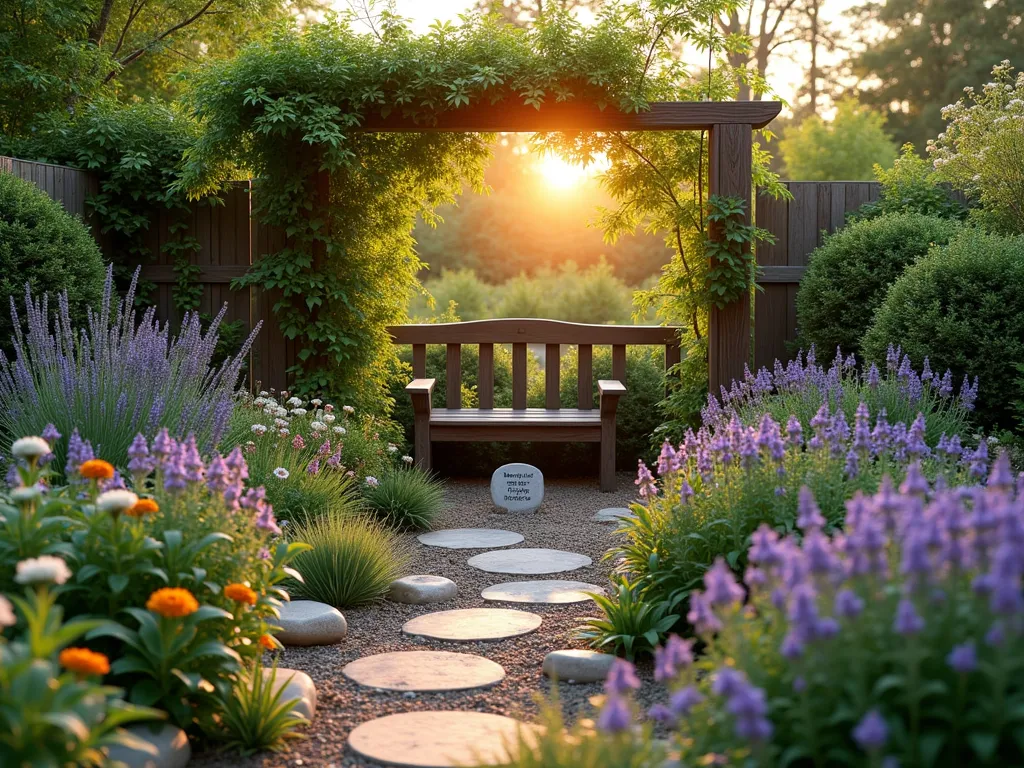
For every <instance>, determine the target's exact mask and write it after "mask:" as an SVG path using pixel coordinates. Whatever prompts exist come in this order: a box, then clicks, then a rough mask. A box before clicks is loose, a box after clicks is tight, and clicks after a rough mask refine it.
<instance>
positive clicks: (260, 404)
mask: <svg viewBox="0 0 1024 768" xmlns="http://www.w3.org/2000/svg"><path fill="white" fill-rule="evenodd" d="M252 404H253V405H255V406H256V407H257V408H262V407H263V406H264V405H266V404H267V400H266V398H264V397H257V398H256V399H255V400H253V401H252Z"/></svg>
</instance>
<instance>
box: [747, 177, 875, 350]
mask: <svg viewBox="0 0 1024 768" xmlns="http://www.w3.org/2000/svg"><path fill="white" fill-rule="evenodd" d="M784 183H785V185H786V187H787V188H788V189H789V191H790V192H791V193H792V195H793V199H792V200H781V199H780V200H776V199H774V198H772V197H768V196H767V195H763V194H760V195H758V197H757V200H756V203H755V207H756V210H755V216H756V221H757V226H759V227H762V228H764V229H767V230H768V231H769V232H771V233H772V234H773V235H775V243H774V244H768V243H760V244H759V245H758V246H757V263H758V265H759V266H760V267H761V277H760V279H759V280H758V283H759V284H760V286H761V288H762V289H763V290H762V291H759V292H758V293H757V294H756V296H755V297H754V366H755V368H754V370H757V369H758V368H760V367H761V366H765V367H767V368H768V369H769V370H771V367H772V365H773V363H774V362H775V360H776V358H778V359H779V360H786V359H788V358H789V357H791V356H792V353H791V351H790V349H789V347H790V346H792V342H794V341H795V340H796V291H797V288H798V287H799V284H800V279H801V278H802V277H803V274H804V270H805V269H806V268H807V257H808V255H810V253H811V251H813V250H814V249H815V248H817V247H818V246H819V245H821V241H822V238H823V236H824V233H826V232H829V233H831V232H834V231H835V230H837V229H839V228H840V227H841V226H843V223H844V221H845V219H846V214H847V213H849V212H850V211H854V210H856V209H857V208H859V207H860V206H862V205H863V204H864V203H867V202H871V201H872V200H877V199H878V195H879V193H880V191H881V187H880V186H879V185H878V183H877V182H874V181H787V182H784ZM828 352H829V353H830V354H831V350H828Z"/></svg>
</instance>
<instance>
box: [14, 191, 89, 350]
mask: <svg viewBox="0 0 1024 768" xmlns="http://www.w3.org/2000/svg"><path fill="white" fill-rule="evenodd" d="M103 272H104V266H103V257H102V256H101V255H100V249H99V247H98V246H97V245H96V241H95V240H93V239H92V235H90V234H89V230H88V229H86V227H85V225H83V224H82V222H81V221H79V220H77V219H75V218H74V217H73V216H71V215H69V214H68V213H67V212H66V211H65V210H64V209H63V208H62V207H61V205H60V203H57V202H54V201H53V200H51V199H50V198H49V197H47V196H46V194H45V193H44V192H43V191H42V190H40V189H39V188H38V187H37V186H35V185H34V184H32V183H30V182H28V181H23V180H22V179H19V178H17V177H16V176H13V175H11V174H9V173H0V300H3V302H4V303H5V304H6V303H7V301H8V297H9V296H13V297H15V298H16V299H20V298H21V297H22V296H24V294H25V286H26V284H27V285H28V287H29V290H31V291H32V292H33V293H34V294H36V295H37V296H41V295H44V294H50V295H51V296H52V297H54V298H55V297H56V296H57V295H58V294H60V293H62V292H65V291H66V292H67V297H68V314H69V316H70V319H71V321H72V322H73V323H75V324H76V325H79V324H82V323H83V322H84V321H85V317H86V310H87V309H88V308H89V307H93V306H95V305H97V304H99V302H100V298H101V297H102V295H103ZM14 327H15V326H14V322H13V320H12V318H10V317H9V316H8V315H7V313H6V312H0V340H2V342H0V343H2V345H3V348H4V349H5V350H7V351H8V353H9V351H10V349H11V338H12V336H13V335H14Z"/></svg>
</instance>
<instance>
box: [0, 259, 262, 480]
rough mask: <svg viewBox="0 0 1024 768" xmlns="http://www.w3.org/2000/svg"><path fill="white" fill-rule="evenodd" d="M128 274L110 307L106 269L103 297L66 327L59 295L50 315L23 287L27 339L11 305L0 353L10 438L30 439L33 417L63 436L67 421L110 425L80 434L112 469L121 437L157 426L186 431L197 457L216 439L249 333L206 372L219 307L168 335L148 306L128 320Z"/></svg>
mask: <svg viewBox="0 0 1024 768" xmlns="http://www.w3.org/2000/svg"><path fill="white" fill-rule="evenodd" d="M137 278H138V272H136V274H135V277H134V278H133V280H132V284H131V287H130V288H129V290H128V293H127V294H126V295H125V297H124V298H123V299H121V300H120V301H116V300H115V297H114V294H113V278H112V272H111V271H109V270H108V272H107V280H106V284H105V287H104V294H103V300H102V302H101V304H100V306H99V308H98V309H97V310H96V311H95V312H90V314H89V317H88V321H87V323H86V327H84V328H75V327H73V326H72V323H71V319H70V316H69V313H68V301H67V296H66V295H63V294H62V295H61V296H60V297H59V298H58V306H57V311H56V312H55V313H53V315H52V317H51V312H50V307H49V305H48V299H47V297H46V296H44V297H43V298H41V299H34V298H33V297H32V295H31V293H30V292H29V291H28V289H27V288H26V295H25V310H26V321H27V333H22V331H21V330H20V329H21V323H20V321H19V320H18V313H17V311H16V309H15V307H14V302H13V299H12V301H11V314H12V317H13V318H14V327H15V338H14V340H13V342H14V359H13V360H9V359H7V357H5V356H4V355H3V353H2V352H0V412H2V413H3V414H5V418H6V420H7V427H9V431H10V433H11V434H31V433H32V432H33V431H34V429H38V422H39V420H40V419H42V418H45V419H48V420H50V421H52V422H53V423H54V424H57V425H58V426H60V427H61V428H62V429H64V431H66V432H67V431H70V430H71V428H72V427H73V426H74V425H76V424H87V423H88V424H94V425H95V424H100V425H102V424H106V423H109V424H111V425H116V429H115V428H111V429H110V430H109V431H103V430H102V429H98V430H96V429H94V431H93V432H91V433H90V434H89V438H90V439H92V440H95V441H98V442H99V443H100V444H101V446H102V449H103V454H104V457H105V458H107V459H108V460H110V461H112V462H114V463H115V464H117V465H121V464H122V463H123V462H124V461H126V456H125V453H126V451H127V449H128V445H127V442H125V443H122V444H118V441H120V440H124V439H125V438H124V437H122V435H131V434H134V433H135V432H141V433H143V434H146V435H152V434H154V433H155V432H156V431H157V430H158V429H159V428H160V427H162V426H166V427H168V428H170V430H171V431H172V433H173V434H175V435H179V436H180V435H187V434H189V433H192V434H194V435H195V436H196V440H197V445H198V448H200V449H201V450H202V451H203V452H207V451H209V450H211V449H212V448H213V447H214V446H215V445H216V444H217V443H218V442H219V441H220V439H221V437H222V435H223V434H224V431H225V429H226V427H227V424H228V420H229V419H230V417H231V412H232V409H233V406H234V389H235V387H236V385H237V383H238V380H239V376H240V374H241V370H242V366H243V365H244V363H245V359H246V356H247V355H248V351H249V348H250V346H251V345H252V341H253V339H254V337H255V333H256V330H258V329H256V330H254V331H253V333H252V334H250V336H249V338H248V339H247V340H246V342H245V343H244V344H243V345H242V347H241V349H240V350H239V352H238V354H237V356H236V357H234V358H232V359H230V360H227V361H226V362H224V363H223V364H222V365H221V366H220V367H219V368H215V367H214V366H213V363H212V361H213V356H214V352H215V348H216V345H217V335H218V327H219V325H220V323H221V321H222V320H223V317H224V313H225V311H226V305H225V308H224V309H223V310H221V312H220V314H218V315H217V317H216V318H214V320H213V322H212V323H211V324H210V326H209V328H207V330H206V331H205V333H204V332H203V329H202V325H201V323H200V319H199V316H198V315H197V314H194V313H188V314H186V316H185V318H184V320H183V321H182V325H181V329H180V330H179V332H178V334H177V336H173V337H172V336H171V335H170V329H169V327H168V326H167V325H161V324H160V323H159V322H158V321H157V319H156V315H155V309H153V308H150V309H148V310H147V311H146V312H145V314H144V315H143V317H142V318H141V321H140V319H139V318H137V317H136V314H135V310H134V309H133V306H134V294H135V287H136V280H137ZM51 325H52V331H51ZM79 447H81V446H79ZM68 461H69V464H72V465H77V463H81V453H79V454H76V455H74V456H72V455H71V452H70V450H69V456H68Z"/></svg>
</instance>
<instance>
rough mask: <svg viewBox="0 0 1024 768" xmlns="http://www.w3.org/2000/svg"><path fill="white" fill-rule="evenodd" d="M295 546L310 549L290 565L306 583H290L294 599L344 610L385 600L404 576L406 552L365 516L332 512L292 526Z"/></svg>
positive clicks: (296, 581)
mask: <svg viewBox="0 0 1024 768" xmlns="http://www.w3.org/2000/svg"><path fill="white" fill-rule="evenodd" d="M288 531H289V538H290V539H291V540H292V541H297V542H301V543H303V544H309V545H310V546H311V547H312V549H310V550H307V551H306V552H303V553H302V554H300V555H299V556H298V557H296V558H295V561H294V562H293V563H292V565H293V567H294V568H295V570H297V571H298V572H299V573H300V574H301V575H302V579H303V580H302V581H301V582H300V581H298V580H292V581H289V582H288V584H287V585H286V586H287V589H288V594H289V595H291V597H292V598H293V599H296V600H316V601H317V602H320V603H327V604H328V605H333V606H334V607H335V608H346V607H350V606H354V605H362V604H364V603H369V602H372V601H374V600H377V599H379V598H381V597H383V596H384V594H385V593H386V592H387V590H388V585H389V584H391V582H392V581H394V580H395V579H397V578H399V577H400V576H402V571H403V570H404V568H405V565H406V563H407V562H408V559H409V555H408V551H407V550H406V549H405V548H404V547H403V546H402V544H401V543H400V542H399V541H398V539H397V538H396V537H395V535H394V534H393V533H392V532H391V531H390V530H388V529H387V527H385V526H384V525H383V524H382V523H378V522H376V521H374V520H368V519H366V518H364V517H361V516H352V515H344V514H337V513H333V512H331V513H328V514H326V515H322V516H320V517H316V518H307V519H306V520H305V521H303V522H301V523H299V524H297V525H293V526H289V528H288Z"/></svg>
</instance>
